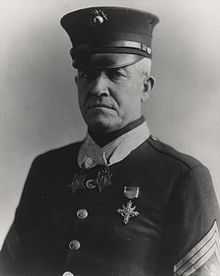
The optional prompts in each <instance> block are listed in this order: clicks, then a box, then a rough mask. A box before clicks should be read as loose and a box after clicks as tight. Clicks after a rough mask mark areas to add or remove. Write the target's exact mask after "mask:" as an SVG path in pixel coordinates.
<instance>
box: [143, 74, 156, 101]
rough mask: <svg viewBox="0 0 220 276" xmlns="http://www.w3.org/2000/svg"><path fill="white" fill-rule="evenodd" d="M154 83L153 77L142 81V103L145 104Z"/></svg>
mask: <svg viewBox="0 0 220 276" xmlns="http://www.w3.org/2000/svg"><path fill="white" fill-rule="evenodd" d="M155 81H156V79H155V78H154V77H153V76H150V77H146V78H145V79H144V89H143V96H142V102H145V101H146V100H147V99H148V98H149V97H150V92H151V90H152V89H153V87H154V84H155Z"/></svg>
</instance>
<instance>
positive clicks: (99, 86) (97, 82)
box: [90, 72, 109, 96]
mask: <svg viewBox="0 0 220 276" xmlns="http://www.w3.org/2000/svg"><path fill="white" fill-rule="evenodd" d="M108 85H109V79H108V77H107V76H106V75H105V73H104V72H100V73H99V74H98V75H97V76H96V78H95V79H94V80H93V82H92V85H91V89H90V93H92V94H94V95H96V96H109V87H108Z"/></svg>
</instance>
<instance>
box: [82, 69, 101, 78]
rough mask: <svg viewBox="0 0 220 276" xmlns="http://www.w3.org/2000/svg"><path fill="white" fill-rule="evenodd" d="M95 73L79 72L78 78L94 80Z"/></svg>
mask: <svg viewBox="0 0 220 276" xmlns="http://www.w3.org/2000/svg"><path fill="white" fill-rule="evenodd" d="M96 75H97V73H96V72H95V71H86V70H85V71H80V72H79V77H80V78H84V79H90V80H91V79H94V78H95V77H96Z"/></svg>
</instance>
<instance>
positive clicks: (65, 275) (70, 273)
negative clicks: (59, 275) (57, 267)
mask: <svg viewBox="0 0 220 276" xmlns="http://www.w3.org/2000/svg"><path fill="white" fill-rule="evenodd" d="M63 276H74V274H73V273H72V272H70V271H66V272H64V273H63Z"/></svg>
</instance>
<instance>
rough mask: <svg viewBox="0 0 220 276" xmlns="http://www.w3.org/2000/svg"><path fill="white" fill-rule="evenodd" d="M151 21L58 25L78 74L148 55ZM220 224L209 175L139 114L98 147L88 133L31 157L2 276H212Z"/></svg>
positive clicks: (135, 15)
mask: <svg viewBox="0 0 220 276" xmlns="http://www.w3.org/2000/svg"><path fill="white" fill-rule="evenodd" d="M122 19H123V20H122ZM157 22H158V18H157V17H156V16H154V15H152V14H150V13H145V12H140V11H136V10H131V9H127V8H119V7H117V8H112V7H96V8H88V9H83V10H79V11H76V12H73V13H70V14H67V15H65V16H64V17H63V19H62V20H61V24H62V26H63V27H64V28H65V30H66V31H67V33H68V34H69V36H70V38H71V41H72V44H73V48H72V49H71V56H72V58H73V66H74V67H76V68H77V69H80V68H85V67H86V66H92V67H94V66H95V67H96V68H100V67H103V66H104V67H105V68H106V67H107V68H108V67H110V68H114V67H118V66H119V67H120V66H125V65H128V64H132V63H135V62H137V61H138V60H139V59H140V57H143V56H144V57H148V58H151V37H152V30H153V27H154V26H155V24H156V23H157ZM76 26H77V27H76ZM91 53H95V54H96V53H98V54H101V55H102V54H103V53H111V54H114V53H115V54H122V53H132V55H131V56H128V57H129V60H126V63H122V60H120V55H118V56H117V58H115V59H114V57H115V55H112V57H111V59H108V58H107V56H106V59H105V60H103V56H102V61H101V62H100V59H95V60H94V59H93V58H94V55H91ZM133 54H134V55H133ZM99 57H100V56H99ZM126 57H127V56H126ZM123 61H125V59H123ZM219 225H220V216H219V206H218V202H217V199H216V195H215V192H214V189H213V185H212V180H211V177H210V174H209V171H208V169H207V168H206V167H205V166H204V165H203V164H201V163H200V162H199V161H198V160H196V159H194V158H193V157H190V156H188V155H185V154H183V153H180V152H178V151H176V150H175V149H173V148H171V147H170V146H168V145H166V144H164V143H162V142H161V141H159V140H157V139H155V138H153V137H152V136H151V135H150V132H149V130H148V127H147V124H146V122H145V120H144V119H143V117H141V118H140V119H138V120H137V121H135V122H132V124H130V126H129V128H128V127H127V128H125V129H124V131H121V132H120V131H119V132H118V134H117V135H116V136H115V137H114V139H111V140H110V141H108V143H105V145H103V146H100V145H98V144H97V143H96V142H95V141H94V139H93V138H92V136H90V134H89V133H88V135H87V136H86V138H85V139H84V140H83V141H81V142H78V143H73V144H70V145H67V146H64V147H62V148H59V149H55V150H52V151H49V152H47V153H44V154H42V155H40V156H38V157H37V158H36V159H35V160H34V161H33V163H32V166H31V168H30V171H29V174H28V177H27V180H26V183H25V185H24V190H23V193H22V196H21V199H20V202H19V205H18V207H17V210H16V214H15V218H14V222H13V224H12V226H11V228H10V230H9V232H8V235H7V237H6V239H5V242H4V245H3V248H2V251H1V258H0V272H1V273H2V274H1V275H3V276H37V275H41V276H52V275H53V276H56V275H57V276H58V275H59V276H61V275H63V276H103V275H104V276H217V275H220V243H219V241H220V239H219V230H218V229H219Z"/></svg>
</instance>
